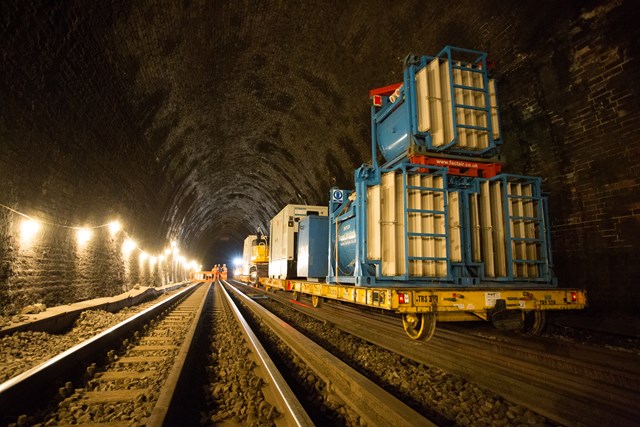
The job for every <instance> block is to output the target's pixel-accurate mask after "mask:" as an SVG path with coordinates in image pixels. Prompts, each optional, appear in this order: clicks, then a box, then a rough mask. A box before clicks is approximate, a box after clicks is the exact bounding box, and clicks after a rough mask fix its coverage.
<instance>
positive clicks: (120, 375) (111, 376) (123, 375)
mask: <svg viewBox="0 0 640 427" xmlns="http://www.w3.org/2000/svg"><path fill="white" fill-rule="evenodd" d="M154 375H157V372H155V371H142V372H138V371H107V372H98V373H97V374H96V375H95V376H94V378H98V379H101V380H107V381H111V380H128V379H141V378H147V377H151V376H154Z"/></svg>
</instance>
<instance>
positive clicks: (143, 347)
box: [129, 344, 178, 351]
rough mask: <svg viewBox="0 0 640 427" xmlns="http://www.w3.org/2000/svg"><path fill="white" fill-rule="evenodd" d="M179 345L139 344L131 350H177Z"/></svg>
mask: <svg viewBox="0 0 640 427" xmlns="http://www.w3.org/2000/svg"><path fill="white" fill-rule="evenodd" d="M177 348H178V346H177V345H173V344H167V345H137V346H135V347H133V348H131V349H129V351H156V350H175V349H177Z"/></svg>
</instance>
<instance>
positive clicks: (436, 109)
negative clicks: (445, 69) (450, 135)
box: [427, 58, 445, 147]
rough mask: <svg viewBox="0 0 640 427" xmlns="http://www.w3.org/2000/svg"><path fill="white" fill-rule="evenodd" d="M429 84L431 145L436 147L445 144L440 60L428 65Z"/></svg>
mask: <svg viewBox="0 0 640 427" xmlns="http://www.w3.org/2000/svg"><path fill="white" fill-rule="evenodd" d="M427 81H428V84H429V94H430V97H429V104H430V108H429V111H430V112H431V143H432V144H433V146H434V147H439V146H441V145H443V144H444V142H445V141H444V116H443V114H442V85H441V83H440V65H439V60H438V58H436V59H434V60H433V61H431V62H429V65H427Z"/></svg>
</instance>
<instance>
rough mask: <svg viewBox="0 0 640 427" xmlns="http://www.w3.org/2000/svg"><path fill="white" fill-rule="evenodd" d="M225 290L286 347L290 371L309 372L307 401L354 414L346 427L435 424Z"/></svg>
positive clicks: (257, 306) (237, 293)
mask: <svg viewBox="0 0 640 427" xmlns="http://www.w3.org/2000/svg"><path fill="white" fill-rule="evenodd" d="M225 288H226V289H228V290H230V291H232V292H233V294H234V296H235V297H236V298H238V299H239V300H240V301H241V303H242V305H243V306H244V307H246V309H247V310H249V311H250V312H251V313H252V315H254V316H255V317H256V319H257V320H258V322H260V323H262V324H263V325H265V326H266V327H267V328H268V329H269V330H270V331H271V332H272V333H273V334H274V335H275V336H276V337H277V340H279V341H280V344H281V345H284V346H286V347H287V352H289V351H290V352H291V356H290V357H291V360H293V361H297V362H294V366H295V368H294V370H299V369H300V363H302V364H304V365H305V367H306V368H308V369H309V370H310V371H311V372H313V374H311V375H309V374H306V375H305V376H306V378H309V377H313V378H314V381H313V382H315V386H313V387H312V388H314V389H315V392H317V395H315V396H314V397H310V396H306V397H307V398H308V399H307V400H322V401H323V403H328V404H329V405H328V406H330V407H334V409H335V407H336V406H337V407H340V406H343V407H346V408H347V409H345V408H339V409H337V412H341V411H342V412H344V411H348V412H350V413H352V414H354V415H355V416H354V417H347V418H346V424H347V425H350V424H351V423H352V422H353V423H354V424H355V425H360V423H361V422H364V423H366V424H367V425H386V426H433V425H435V424H434V423H432V422H431V421H430V420H428V419H427V418H425V417H424V416H422V415H421V414H419V413H418V412H416V411H415V410H413V409H411V408H410V407H409V406H407V405H406V404H405V403H404V402H401V401H400V400H399V399H397V398H395V397H394V396H393V395H392V394H390V393H388V392H387V391H385V390H383V389H382V388H381V387H379V386H377V385H376V384H375V383H373V382H372V381H371V380H369V379H368V378H366V377H365V376H363V375H362V374H360V373H359V372H357V371H356V370H354V369H353V368H351V367H350V366H348V365H347V364H346V363H344V362H342V361H341V360H340V359H338V358H337V357H336V356H334V355H333V354H331V353H330V352H329V351H327V350H325V349H324V348H322V347H321V346H319V345H318V344H316V343H315V342H313V341H312V340H310V339H309V338H307V337H306V336H304V335H303V334H302V333H300V332H299V331H297V330H296V329H295V328H292V327H291V325H289V324H287V323H286V322H284V321H283V320H282V319H280V318H278V317H277V316H275V315H274V314H272V313H270V312H269V311H268V310H266V309H265V308H264V307H262V306H261V305H260V304H258V303H257V302H255V301H254V300H253V299H251V298H250V297H247V296H246V295H245V294H244V293H242V292H240V291H238V290H237V289H235V288H234V287H233V286H230V285H229V284H227V286H225ZM271 345H272V346H278V343H275V342H272V344H271ZM307 392H308V393H309V394H314V390H311V389H307ZM309 398H310V399H309ZM314 422H315V423H316V424H323V423H326V422H327V419H321V420H318V419H315V420H314ZM343 422H344V420H343Z"/></svg>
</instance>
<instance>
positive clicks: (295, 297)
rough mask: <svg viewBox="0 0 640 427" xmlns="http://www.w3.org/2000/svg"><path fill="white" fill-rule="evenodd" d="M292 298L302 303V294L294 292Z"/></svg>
mask: <svg viewBox="0 0 640 427" xmlns="http://www.w3.org/2000/svg"><path fill="white" fill-rule="evenodd" d="M291 298H292V299H293V300H294V301H300V292H298V291H293V294H292V295H291Z"/></svg>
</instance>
